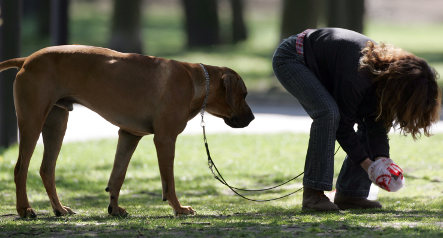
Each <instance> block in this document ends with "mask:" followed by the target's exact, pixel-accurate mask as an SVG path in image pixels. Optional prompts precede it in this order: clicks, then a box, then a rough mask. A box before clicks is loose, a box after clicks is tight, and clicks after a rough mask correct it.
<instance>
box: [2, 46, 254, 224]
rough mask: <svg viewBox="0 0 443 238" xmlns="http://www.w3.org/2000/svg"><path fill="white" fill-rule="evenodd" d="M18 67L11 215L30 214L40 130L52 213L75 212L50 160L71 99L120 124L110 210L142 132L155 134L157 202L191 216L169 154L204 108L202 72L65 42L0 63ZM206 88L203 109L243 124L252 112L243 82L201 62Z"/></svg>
mask: <svg viewBox="0 0 443 238" xmlns="http://www.w3.org/2000/svg"><path fill="white" fill-rule="evenodd" d="M13 67H16V68H19V69H20V71H19V72H18V73H17V76H16V79H15V82H14V102H15V109H16V113H17V120H18V127H19V135H20V145H19V155H18V161H17V165H16V167H15V170H14V178H15V179H14V180H15V183H16V196H17V212H18V214H19V215H20V216H21V217H35V216H36V215H35V212H34V211H33V210H32V208H31V206H30V205H29V202H28V197H27V194H26V177H27V173H28V166H29V161H30V159H31V156H32V153H33V151H34V148H35V144H36V142H37V140H38V137H39V135H40V133H42V136H43V143H44V155H43V161H42V165H41V168H40V175H41V177H42V180H43V184H44V186H45V188H46V191H47V193H48V196H49V199H50V201H51V205H52V208H53V209H54V213H55V215H57V216H60V215H66V214H72V213H74V212H73V211H72V210H71V209H70V208H68V207H65V206H62V205H61V204H60V201H59V199H58V196H57V192H56V188H55V178H54V174H55V164H56V160H57V157H58V153H59V151H60V147H61V145H62V141H63V137H64V134H65V131H66V125H67V121H68V114H69V112H68V111H70V110H72V104H73V103H78V104H82V105H84V106H86V107H88V108H89V109H91V110H93V111H95V112H97V113H98V114H100V115H101V116H102V117H104V118H105V119H106V120H108V121H109V122H111V123H113V124H114V125H116V126H118V127H120V130H119V139H118V145H117V152H116V155H115V161H114V167H113V169H112V173H111V177H110V179H109V182H108V187H107V188H106V191H108V192H109V193H110V204H109V207H108V212H109V214H111V215H116V216H125V215H127V213H126V211H125V210H124V209H123V208H121V207H119V206H118V197H119V193H120V188H121V186H122V184H123V181H124V178H125V174H126V170H127V167H128V164H129V161H130V159H131V156H132V153H133V152H134V150H135V148H136V147H137V144H138V142H139V140H140V139H141V137H142V136H144V135H148V134H154V143H155V146H156V149H157V157H158V163H159V167H160V175H161V181H162V188H163V200H164V201H166V200H167V201H168V202H169V204H170V205H171V206H172V208H173V209H174V211H175V213H176V214H193V213H194V210H193V209H192V208H191V207H187V206H182V205H180V202H179V201H178V199H177V196H176V194H175V185H174V153H175V141H176V138H177V135H178V134H180V133H181V132H182V131H183V130H184V128H185V127H186V123H187V121H188V120H190V119H191V118H193V117H194V116H195V115H197V113H198V112H199V111H200V109H201V108H202V105H203V102H204V98H205V95H206V93H207V92H206V83H205V74H204V71H203V69H202V67H200V65H199V64H191V63H184V62H178V61H174V60H168V59H163V58H156V57H150V56H142V55H138V54H125V53H120V52H116V51H113V50H109V49H105V48H98V47H90V46H79V45H68V46H55V47H48V48H44V49H42V50H39V51H37V52H35V53H34V54H32V55H30V56H28V57H26V58H17V59H11V60H8V61H4V62H2V63H0V71H3V70H5V69H8V68H13ZM206 69H207V71H208V73H209V76H210V88H209V95H208V100H207V106H206V110H207V111H208V112H209V113H211V114H212V115H215V116H217V117H221V118H223V119H224V120H225V123H226V124H228V125H229V126H231V127H235V128H239V127H245V126H247V125H248V124H249V123H250V122H251V121H252V120H253V119H254V115H253V114H252V112H251V109H250V108H249V106H248V105H247V104H246V101H245V97H246V94H247V92H246V87H245V85H244V83H243V81H242V79H241V78H240V76H239V75H238V74H237V73H236V72H234V71H233V70H231V69H229V68H226V67H215V66H206Z"/></svg>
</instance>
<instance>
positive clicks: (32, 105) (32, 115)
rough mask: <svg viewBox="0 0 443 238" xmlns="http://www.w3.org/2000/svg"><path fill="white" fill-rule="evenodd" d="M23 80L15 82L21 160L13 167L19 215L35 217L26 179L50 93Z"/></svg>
mask: <svg viewBox="0 0 443 238" xmlns="http://www.w3.org/2000/svg"><path fill="white" fill-rule="evenodd" d="M20 80H21V79H19V78H18V77H17V79H16V81H15V85H14V101H15V108H16V112H17V122H18V128H19V138H20V143H19V153H18V160H17V164H16V166H15V169H14V181H15V186H16V197H17V205H16V207H17V212H18V214H19V215H20V217H31V218H33V217H36V214H35V212H34V210H32V208H31V206H30V205H29V201H28V195H27V193H26V179H27V176H28V168H29V162H30V160H31V157H32V153H33V152H34V149H35V145H36V143H37V140H38V137H39V135H40V132H41V131H42V128H43V123H44V121H45V118H46V115H47V113H48V111H49V109H50V105H51V103H50V99H49V98H48V95H41V94H38V93H36V91H37V90H38V89H36V87H34V86H33V85H26V83H27V82H26V81H25V82H24V83H23V82H20Z"/></svg>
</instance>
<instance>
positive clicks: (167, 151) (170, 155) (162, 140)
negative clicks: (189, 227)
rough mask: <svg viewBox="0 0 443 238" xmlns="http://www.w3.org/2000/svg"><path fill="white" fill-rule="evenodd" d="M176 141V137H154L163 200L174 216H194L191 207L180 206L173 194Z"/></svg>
mask: <svg viewBox="0 0 443 238" xmlns="http://www.w3.org/2000/svg"><path fill="white" fill-rule="evenodd" d="M176 139H177V136H162V135H158V134H156V135H155V136H154V143H155V147H156V149H157V158H158V165H159V167H160V176H161V180H162V187H163V200H164V201H166V200H167V201H168V203H169V205H171V207H172V208H173V209H174V212H175V215H180V214H184V215H188V214H194V210H193V209H192V208H191V207H188V206H182V205H180V202H179V201H178V199H177V195H176V194H175V182H174V156H175V141H176Z"/></svg>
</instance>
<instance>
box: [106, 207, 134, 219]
mask: <svg viewBox="0 0 443 238" xmlns="http://www.w3.org/2000/svg"><path fill="white" fill-rule="evenodd" d="M108 213H109V215H111V216H115V217H127V216H128V215H129V214H128V212H126V210H125V209H124V208H121V207H118V206H117V207H116V208H113V207H111V205H109V206H108Z"/></svg>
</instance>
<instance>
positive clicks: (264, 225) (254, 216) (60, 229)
mask: <svg viewBox="0 0 443 238" xmlns="http://www.w3.org/2000/svg"><path fill="white" fill-rule="evenodd" d="M392 214H401V216H395V215H392ZM40 215H42V214H40ZM43 215H45V214H43ZM424 216H426V217H428V216H439V213H438V212H437V211H436V212H429V211H427V210H415V211H397V210H369V211H368V210H365V211H363V210H356V211H347V212H343V213H337V214H332V215H331V214H325V213H300V212H294V211H293V210H292V209H283V208H278V207H272V208H270V210H267V209H266V210H258V211H257V212H245V213H233V214H225V215H223V214H222V215H217V214H216V215H196V216H187V217H175V218H174V217H173V216H172V215H171V216H149V215H147V216H145V215H142V216H140V215H137V216H129V217H127V218H115V217H110V216H107V215H103V216H101V215H100V216H97V215H95V216H87V217H85V216H77V215H74V216H69V217H41V218H37V219H34V220H30V219H20V218H17V217H16V216H10V217H7V218H6V219H14V220H15V221H20V223H19V224H11V223H10V224H6V225H2V226H1V228H2V230H3V234H6V235H9V236H15V235H26V236H27V235H51V236H67V235H80V236H84V235H94V236H96V235H97V236H109V235H113V236H136V235H146V236H163V235H164V236H177V235H185V236H194V235H197V236H201V237H204V236H237V237H238V236H244V235H247V236H251V235H252V236H261V237H269V236H270V237H289V236H293V235H306V236H309V235H316V236H322V235H325V236H342V235H346V236H359V237H361V236H363V237H364V236H371V237H372V236H377V235H391V236H392V235H395V236H396V237H407V236H409V237H413V236H416V235H419V234H422V235H423V234H426V236H427V237H433V236H435V237H438V235H440V232H439V231H438V229H433V228H431V227H428V226H423V225H422V224H421V223H420V221H417V217H424ZM343 217H346V218H345V219H343ZM368 217H370V223H369V224H366V223H365V221H366V220H367V219H368ZM36 220H37V221H38V222H39V223H42V224H46V225H45V226H40V225H35V224H34V221H36ZM27 221H29V222H27ZM386 221H389V222H390V223H387V222H386ZM28 223H29V224H28ZM374 224H376V225H374ZM384 224H387V225H384Z"/></svg>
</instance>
